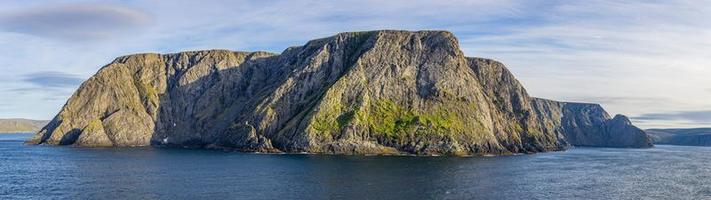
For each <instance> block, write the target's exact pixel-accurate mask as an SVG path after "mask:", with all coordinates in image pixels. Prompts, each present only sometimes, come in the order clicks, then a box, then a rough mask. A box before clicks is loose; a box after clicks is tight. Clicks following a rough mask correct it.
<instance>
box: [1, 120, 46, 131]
mask: <svg viewBox="0 0 711 200" xmlns="http://www.w3.org/2000/svg"><path fill="white" fill-rule="evenodd" d="M48 122H49V121H47V120H31V119H0V133H30V132H32V133H34V132H37V131H38V130H39V129H41V128H42V127H43V126H44V125H46V124H47V123H48Z"/></svg>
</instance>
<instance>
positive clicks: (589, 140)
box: [533, 98, 652, 148]
mask: <svg viewBox="0 0 711 200" xmlns="http://www.w3.org/2000/svg"><path fill="white" fill-rule="evenodd" d="M533 102H534V105H535V107H536V108H537V109H536V112H538V113H540V114H541V115H544V116H547V117H548V118H549V119H544V121H550V122H551V123H552V124H553V127H558V129H560V132H561V133H562V134H563V136H564V137H565V139H566V141H568V142H569V143H570V144H571V145H573V146H589V147H635V148H644V147H651V146H652V143H651V139H650V138H649V136H648V135H647V134H646V133H645V132H644V131H643V130H641V129H639V128H637V127H635V126H634V125H632V122H630V120H629V119H628V118H627V117H625V116H624V115H616V116H615V117H614V118H610V115H609V114H607V112H606V111H605V110H604V109H603V108H602V106H600V105H598V104H586V103H567V102H557V101H551V100H546V99H540V98H534V99H533Z"/></svg>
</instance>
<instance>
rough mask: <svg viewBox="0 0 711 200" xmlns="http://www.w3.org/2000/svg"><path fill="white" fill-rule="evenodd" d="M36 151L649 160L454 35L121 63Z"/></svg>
mask: <svg viewBox="0 0 711 200" xmlns="http://www.w3.org/2000/svg"><path fill="white" fill-rule="evenodd" d="M28 143H30V144H49V145H74V146H82V147H130V146H148V145H153V146H166V147H186V148H211V149H229V150H237V151H248V152H285V153H316V154H349V155H454V156H467V155H510V154H518V153H536V152H545V151H558V150H564V149H566V148H568V147H570V146H593V147H633V148H646V147H651V146H652V143H651V140H650V138H649V136H648V135H647V134H646V133H645V132H644V131H643V130H641V129H639V128H637V127H635V126H634V125H633V124H632V123H631V122H630V121H629V119H627V117H625V116H623V115H617V116H615V117H614V118H613V117H610V115H609V114H608V113H607V112H606V111H605V110H604V109H603V108H602V107H601V106H600V105H598V104H589V103H572V102H558V101H553V100H547V99H541V98H534V97H531V96H529V95H528V93H527V92H526V90H525V89H524V87H523V85H522V84H521V83H520V82H519V81H518V80H517V79H516V78H515V77H514V76H513V74H512V73H511V72H510V71H509V70H508V69H506V67H505V66H504V65H503V64H502V63H501V62H498V61H495V60H491V59H485V58H473V57H467V56H465V55H464V53H463V52H462V51H461V50H460V48H459V43H458V41H457V39H456V38H455V37H454V35H453V34H452V33H450V32H448V31H400V30H378V31H366V32H345V33H339V34H336V35H334V36H331V37H327V38H321V39H316V40H312V41H309V42H307V43H306V44H304V45H302V46H295V47H289V48H287V49H286V50H284V51H283V52H282V53H280V54H275V53H269V52H261V51H258V52H239V51H229V50H205V51H189V52H180V53H172V54H156V53H143V54H134V55H128V56H122V57H118V58H116V59H115V60H114V61H112V62H111V63H109V64H107V65H106V66H104V67H102V68H101V69H100V70H99V71H98V72H97V73H96V74H95V75H94V76H92V77H91V78H89V79H88V80H87V81H85V82H84V83H83V84H82V85H81V87H80V88H79V89H78V90H77V91H76V92H75V93H74V94H73V95H72V96H71V97H70V98H69V100H68V101H67V103H66V105H65V106H64V107H63V108H62V109H61V111H60V112H59V114H57V116H56V117H54V119H52V121H51V122H49V124H48V125H47V126H45V127H44V128H42V130H41V131H39V132H38V133H37V134H36V135H35V136H34V137H33V138H32V139H31V140H29V141H28Z"/></svg>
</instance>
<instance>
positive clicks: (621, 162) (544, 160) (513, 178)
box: [0, 134, 711, 199]
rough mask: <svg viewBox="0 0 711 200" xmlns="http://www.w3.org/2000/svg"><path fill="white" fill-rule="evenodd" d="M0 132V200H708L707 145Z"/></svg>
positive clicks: (710, 157) (710, 161) (710, 163)
mask: <svg viewBox="0 0 711 200" xmlns="http://www.w3.org/2000/svg"><path fill="white" fill-rule="evenodd" d="M28 137H29V135H27V134H5V135H0V199H709V198H711V148H707V147H682V146H658V147H656V148H653V149H608V148H574V149H571V150H569V151H565V152H552V153H541V154H534V155H519V156H505V157H472V158H456V157H362V156H319V155H266V154H248V153H236V152H221V151H209V150H184V149H161V148H135V149H85V148H73V147H52V146H27V145H23V144H22V141H23V140H25V139H27V138H28Z"/></svg>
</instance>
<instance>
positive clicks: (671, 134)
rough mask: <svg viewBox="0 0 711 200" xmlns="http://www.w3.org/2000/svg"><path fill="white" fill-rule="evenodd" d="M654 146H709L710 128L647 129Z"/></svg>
mask: <svg viewBox="0 0 711 200" xmlns="http://www.w3.org/2000/svg"><path fill="white" fill-rule="evenodd" d="M646 131H647V133H648V134H649V135H650V137H651V138H652V141H653V142H654V144H670V145H686V146H711V128H690V129H648V130H646Z"/></svg>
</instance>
